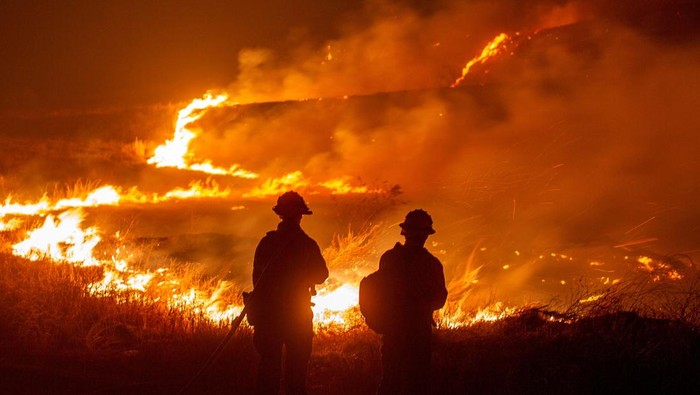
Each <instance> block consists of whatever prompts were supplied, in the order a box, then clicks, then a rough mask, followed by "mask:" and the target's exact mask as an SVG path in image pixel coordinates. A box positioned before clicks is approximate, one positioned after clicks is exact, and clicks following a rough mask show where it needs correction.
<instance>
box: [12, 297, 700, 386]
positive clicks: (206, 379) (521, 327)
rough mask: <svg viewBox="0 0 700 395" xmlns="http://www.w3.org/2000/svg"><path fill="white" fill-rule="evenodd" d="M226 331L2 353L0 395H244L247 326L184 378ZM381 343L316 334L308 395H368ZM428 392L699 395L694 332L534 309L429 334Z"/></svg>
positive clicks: (666, 324)
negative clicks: (554, 315) (210, 362)
mask: <svg viewBox="0 0 700 395" xmlns="http://www.w3.org/2000/svg"><path fill="white" fill-rule="evenodd" d="M223 334H224V332H220V333H216V331H214V332H212V333H210V334H208V335H201V334H200V335H198V336H193V337H192V338H180V339H178V340H170V341H165V342H156V341H151V342H148V343H144V344H139V345H136V344H134V343H133V342H132V343H131V344H130V342H129V341H128V340H129V339H128V334H127V333H126V332H124V333H122V334H120V333H119V331H118V330H115V331H113V333H111V336H112V337H113V340H114V341H113V342H112V343H111V345H110V348H109V349H103V350H100V351H97V350H93V351H92V352H87V351H84V352H78V353H75V354H71V353H68V352H64V353H61V354H60V355H45V354H42V353H40V352H39V353H37V352H32V350H27V349H24V348H23V347H16V346H15V347H13V346H12V345H11V344H5V345H4V346H3V353H2V357H0V372H1V375H2V378H3V379H2V381H0V392H1V393H3V394H5V393H6V394H37V393H65V394H132V393H133V394H172V393H179V392H181V391H182V392H181V393H207V394H224V393H227V394H230V393H235V394H247V393H251V392H252V391H253V382H254V371H255V362H256V355H255V352H254V349H253V347H252V338H251V333H250V331H249V330H248V329H247V328H243V329H242V330H241V331H240V332H239V333H238V334H237V335H236V336H235V338H234V339H233V341H232V342H231V343H230V345H229V347H228V348H227V349H226V352H225V353H224V354H223V356H222V357H221V358H220V359H219V360H218V361H217V363H216V364H215V365H214V366H213V367H212V368H211V369H209V370H208V371H206V372H204V373H203V374H202V375H201V376H200V378H199V379H198V380H196V382H194V383H193V384H192V385H191V386H190V387H187V388H186V387H185V386H186V385H187V383H188V381H189V380H190V379H191V378H192V377H193V375H194V374H195V372H197V371H198V370H199V367H200V366H201V364H202V363H203V362H204V361H206V360H207V358H208V357H209V355H210V353H211V351H212V350H213V349H214V348H216V346H217V344H218V342H219V340H220V339H221V338H222V337H223ZM378 348H379V338H378V337H377V336H376V335H374V334H373V333H371V332H370V331H369V330H367V329H365V328H358V329H355V330H351V331H349V332H345V333H320V334H318V335H317V337H316V342H315V349H314V354H313V357H312V361H311V367H310V372H309V387H310V393H312V394H368V393H372V392H373V390H374V388H375V387H376V385H377V383H378V382H379V380H380V370H379V352H378ZM433 366H434V371H433V375H432V376H433V383H432V388H433V392H434V393H436V394H460V393H479V394H493V393H567V394H572V393H581V394H588V393H667V394H671V393H695V390H697V388H699V387H698V385H700V335H699V334H698V332H697V331H695V330H693V329H692V328H689V327H687V326H685V325H682V324H679V323H676V322H672V321H668V320H653V319H644V318H640V317H639V316H638V315H636V314H634V313H617V314H611V315H606V316H602V317H598V318H590V319H581V320H580V321H577V322H576V323H572V324H566V323H554V322H548V321H546V320H543V319H542V316H541V315H540V313H539V312H537V311H534V310H533V311H530V312H528V313H526V314H523V315H521V316H519V317H514V318H509V319H506V320H503V321H501V322H497V323H494V324H481V325H477V326H474V327H470V328H466V329H459V330H440V331H437V332H436V344H435V352H434V360H433Z"/></svg>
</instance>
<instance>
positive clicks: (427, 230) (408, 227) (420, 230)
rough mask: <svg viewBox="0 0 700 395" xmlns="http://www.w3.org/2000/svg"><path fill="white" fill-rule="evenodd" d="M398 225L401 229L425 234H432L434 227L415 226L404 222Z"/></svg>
mask: <svg viewBox="0 0 700 395" xmlns="http://www.w3.org/2000/svg"><path fill="white" fill-rule="evenodd" d="M399 226H400V227H401V229H403V231H404V232H413V233H423V234H426V235H432V234H434V233H435V229H433V228H432V227H429V228H417V227H414V226H411V225H410V224H407V223H405V222H402V223H400V224H399Z"/></svg>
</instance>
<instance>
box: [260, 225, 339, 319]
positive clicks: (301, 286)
mask: <svg viewBox="0 0 700 395" xmlns="http://www.w3.org/2000/svg"><path fill="white" fill-rule="evenodd" d="M326 278H328V268H327V267H326V261H325V260H324V259H323V256H322V255H321V250H320V248H319V247H318V244H317V243H316V242H315V241H314V240H313V239H312V238H310V237H309V236H308V235H307V234H306V233H304V231H303V230H302V229H301V226H300V225H299V224H298V223H296V222H293V221H282V222H280V223H279V225H278V226H277V230H274V231H271V232H268V233H267V234H266V235H265V236H264V237H263V238H262V240H260V243H259V244H258V247H257V249H256V250H255V259H254V262H253V284H254V285H255V287H254V290H253V296H252V298H251V300H252V306H249V316H248V319H249V321H250V322H251V324H253V325H255V326H256V327H257V326H259V325H263V326H288V325H290V324H294V323H300V322H307V321H309V320H311V308H310V307H311V293H310V290H312V289H313V287H314V286H315V284H320V283H322V282H323V281H325V280H326Z"/></svg>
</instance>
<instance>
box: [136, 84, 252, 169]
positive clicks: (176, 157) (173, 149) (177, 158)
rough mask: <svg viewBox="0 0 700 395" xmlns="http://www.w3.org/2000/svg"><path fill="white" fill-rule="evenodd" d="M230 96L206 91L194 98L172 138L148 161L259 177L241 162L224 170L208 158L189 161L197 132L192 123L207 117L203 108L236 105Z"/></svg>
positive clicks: (158, 148)
mask: <svg viewBox="0 0 700 395" xmlns="http://www.w3.org/2000/svg"><path fill="white" fill-rule="evenodd" d="M228 99H229V97H228V95H227V94H225V93H222V94H219V95H216V96H214V95H213V94H211V93H210V92H207V93H206V94H205V95H204V96H203V97H201V98H198V99H194V100H192V102H191V103H190V104H189V105H187V106H186V107H185V108H183V109H181V110H180V111H179V112H178V116H177V121H176V122H175V134H174V135H173V138H172V140H167V141H166V142H165V143H163V144H162V145H160V146H158V147H157V148H156V150H155V152H154V154H153V156H152V157H151V158H149V159H148V164H153V165H155V166H156V167H175V168H178V169H186V170H193V171H200V172H203V173H209V174H218V175H229V176H234V177H241V178H248V179H254V178H257V177H258V175H257V174H255V173H253V172H249V171H247V170H244V169H242V168H241V167H240V166H239V165H233V166H231V167H230V168H228V169H224V168H221V167H216V166H214V165H212V164H211V162H209V161H204V162H200V163H189V161H188V158H189V157H190V156H191V154H190V153H189V152H188V151H189V146H190V143H191V142H192V140H194V138H195V137H197V135H198V133H197V132H195V131H194V130H192V129H190V128H189V126H190V125H191V124H192V123H193V122H195V121H197V120H198V119H200V118H201V117H202V116H204V114H205V113H206V111H204V110H206V109H208V108H212V107H223V106H231V105H234V104H231V103H229V102H228Z"/></svg>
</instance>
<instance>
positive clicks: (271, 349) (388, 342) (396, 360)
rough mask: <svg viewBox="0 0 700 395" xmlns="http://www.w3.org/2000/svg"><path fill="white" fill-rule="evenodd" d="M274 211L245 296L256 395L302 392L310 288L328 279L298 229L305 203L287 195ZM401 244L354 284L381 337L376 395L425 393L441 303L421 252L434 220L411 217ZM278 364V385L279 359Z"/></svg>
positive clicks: (440, 285)
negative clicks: (254, 359) (255, 356)
mask: <svg viewBox="0 0 700 395" xmlns="http://www.w3.org/2000/svg"><path fill="white" fill-rule="evenodd" d="M273 211H274V212H275V213H276V214H277V215H279V217H280V218H281V221H280V223H279V224H278V226H277V229H276V230H273V231H271V232H268V233H267V234H266V235H265V236H264V237H263V238H262V240H260V243H259V244H258V246H257V248H256V250H255V259H254V262H253V284H254V289H253V293H252V294H250V295H246V299H247V301H246V306H247V311H248V321H249V322H250V323H251V324H252V325H253V327H254V334H253V343H254V344H255V348H256V350H257V352H258V354H259V355H260V363H259V366H258V377H257V392H258V393H260V394H278V393H279V390H280V386H281V384H280V383H281V382H282V381H284V389H285V393H286V394H305V393H306V372H307V367H308V362H309V357H310V355H311V343H312V338H313V313H312V311H311V296H312V295H313V294H314V293H315V291H314V290H315V286H316V285H317V284H321V283H323V282H324V281H325V280H326V278H327V277H328V268H327V266H326V262H325V261H324V259H323V256H322V255H321V250H320V248H319V247H318V244H317V243H316V242H315V241H314V240H313V239H312V238H310V237H309V236H308V235H307V234H306V233H305V232H304V231H303V230H302V228H301V219H302V216H303V215H310V214H312V212H311V211H310V210H309V208H308V206H307V205H306V202H305V201H304V199H303V198H302V197H301V196H300V195H299V194H298V193H296V192H293V191H292V192H287V193H284V194H283V195H281V196H280V197H279V198H278V200H277V205H276V206H275V207H273ZM400 226H401V235H403V236H404V237H405V243H404V244H401V243H396V245H395V246H394V247H393V248H392V249H390V250H389V251H387V252H385V253H384V254H383V255H382V257H381V259H380V261H379V269H378V270H377V271H376V272H375V273H373V274H371V275H369V276H368V277H366V278H365V279H363V280H362V282H361V283H360V309H361V311H362V314H363V315H364V316H365V320H366V322H367V324H368V326H369V327H370V328H371V329H373V330H374V331H376V332H378V333H380V334H381V335H382V346H381V351H382V370H383V372H382V373H383V374H382V382H381V385H380V387H379V393H380V394H407V393H410V394H420V393H427V385H428V372H429V368H430V353H431V346H430V343H431V332H432V327H433V326H434V322H433V319H432V313H433V311H435V310H437V309H439V308H441V307H442V306H443V305H444V303H445V300H446V298H447V289H446V288H445V278H444V275H443V269H442V264H441V263H440V261H439V260H438V259H437V258H435V257H434V256H433V255H431V254H430V253H429V252H428V251H427V250H426V249H425V247H424V244H425V241H426V240H427V238H428V236H429V235H431V234H433V233H435V230H433V227H432V219H431V217H430V215H428V213H427V212H425V211H423V210H413V211H411V212H409V213H408V214H407V215H406V219H405V220H404V222H403V223H401V225H400ZM283 349H284V350H285V357H284V367H285V371H284V380H282V366H283V363H282V360H283Z"/></svg>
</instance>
